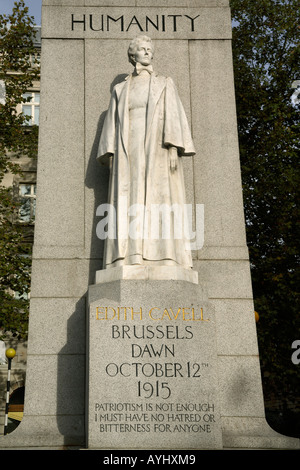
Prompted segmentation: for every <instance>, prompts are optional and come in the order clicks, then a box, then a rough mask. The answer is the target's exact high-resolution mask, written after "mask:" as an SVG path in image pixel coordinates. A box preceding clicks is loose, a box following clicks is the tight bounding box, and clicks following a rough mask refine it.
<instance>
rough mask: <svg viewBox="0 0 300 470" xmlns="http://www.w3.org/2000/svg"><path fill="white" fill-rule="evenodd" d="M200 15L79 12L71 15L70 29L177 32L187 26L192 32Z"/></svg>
mask: <svg viewBox="0 0 300 470" xmlns="http://www.w3.org/2000/svg"><path fill="white" fill-rule="evenodd" d="M199 18H200V15H196V16H194V17H192V16H189V15H174V14H173V15H152V16H151V17H150V16H147V15H145V17H143V18H142V17H141V16H138V15H133V16H130V17H128V16H126V15H117V16H111V15H107V14H104V15H103V14H101V15H93V14H89V15H87V14H81V15H75V14H74V13H72V15H71V29H72V31H76V30H77V31H78V30H79V29H81V30H82V31H86V30H87V29H89V30H92V31H107V32H109V31H113V30H114V31H115V30H116V29H117V30H118V31H120V32H128V31H132V32H133V33H135V32H147V33H148V32H153V31H155V30H156V31H161V32H166V31H169V32H177V31H178V29H181V28H182V27H184V28H188V29H189V30H190V31H191V32H194V31H195V30H196V29H195V28H196V26H197V20H198V19H199Z"/></svg>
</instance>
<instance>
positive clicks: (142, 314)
mask: <svg viewBox="0 0 300 470" xmlns="http://www.w3.org/2000/svg"><path fill="white" fill-rule="evenodd" d="M145 318H148V319H150V320H154V321H158V320H183V321H209V319H206V318H204V314H203V308H202V307H201V308H200V309H199V310H196V309H195V308H194V307H178V308H175V309H173V308H171V307H168V308H167V307H165V308H161V307H152V308H150V310H145V309H143V308H142V307H140V308H134V307H96V320H143V319H145Z"/></svg>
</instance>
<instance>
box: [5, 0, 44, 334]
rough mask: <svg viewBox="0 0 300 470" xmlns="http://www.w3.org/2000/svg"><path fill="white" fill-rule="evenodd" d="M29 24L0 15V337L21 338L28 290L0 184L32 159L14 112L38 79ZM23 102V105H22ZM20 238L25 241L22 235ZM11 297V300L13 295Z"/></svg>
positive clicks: (27, 133) (10, 207)
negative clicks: (22, 160)
mask: <svg viewBox="0 0 300 470" xmlns="http://www.w3.org/2000/svg"><path fill="white" fill-rule="evenodd" d="M33 26H34V23H33V18H32V17H30V16H29V15H28V8H27V7H26V6H25V2H24V1H23V0H22V1H18V2H15V3H14V7H13V10H12V13H11V14H10V15H0V61H1V62H0V63H1V68H0V83H1V84H2V89H3V90H5V94H4V93H3V96H2V100H1V104H0V330H1V333H2V336H1V337H2V338H3V337H5V334H6V332H12V333H13V334H14V335H17V336H18V337H20V338H26V334H27V323H28V308H29V307H28V293H29V289H30V264H31V261H30V253H31V244H30V243H27V241H26V230H25V231H24V226H21V225H20V224H18V223H17V214H18V207H19V204H20V201H18V200H16V197H15V194H14V191H13V188H12V187H6V186H4V185H3V178H4V176H5V175H6V174H7V173H8V172H11V173H13V174H15V175H18V174H19V175H21V173H22V171H21V167H20V165H19V164H18V163H16V160H17V159H18V158H20V157H22V156H27V157H31V158H35V157H36V155H37V140H38V139H37V136H38V128H37V127H36V126H30V128H29V127H28V126H26V123H27V121H28V118H27V117H26V116H25V115H23V114H22V113H17V106H18V105H20V104H21V103H23V102H24V98H23V94H24V93H25V92H26V91H27V90H28V89H29V88H30V87H31V86H32V84H33V81H34V80H36V79H38V77H39V68H38V67H37V64H36V63H35V62H34V57H35V52H36V50H35V48H34V35H35V32H34V27H33ZM27 101H28V100H27ZM24 235H25V236H24ZM16 293H17V295H16Z"/></svg>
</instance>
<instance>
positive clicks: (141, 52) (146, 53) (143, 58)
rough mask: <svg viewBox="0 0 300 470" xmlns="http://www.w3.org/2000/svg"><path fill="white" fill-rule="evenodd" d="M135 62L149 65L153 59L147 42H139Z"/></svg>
mask: <svg viewBox="0 0 300 470" xmlns="http://www.w3.org/2000/svg"><path fill="white" fill-rule="evenodd" d="M134 57H135V61H136V62H139V63H140V64H142V65H149V64H151V61H152V59H153V51H152V47H151V44H149V42H141V43H140V44H139V45H138V47H137V50H136V53H135V56H134Z"/></svg>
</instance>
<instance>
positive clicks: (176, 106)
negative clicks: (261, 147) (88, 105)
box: [97, 73, 195, 267]
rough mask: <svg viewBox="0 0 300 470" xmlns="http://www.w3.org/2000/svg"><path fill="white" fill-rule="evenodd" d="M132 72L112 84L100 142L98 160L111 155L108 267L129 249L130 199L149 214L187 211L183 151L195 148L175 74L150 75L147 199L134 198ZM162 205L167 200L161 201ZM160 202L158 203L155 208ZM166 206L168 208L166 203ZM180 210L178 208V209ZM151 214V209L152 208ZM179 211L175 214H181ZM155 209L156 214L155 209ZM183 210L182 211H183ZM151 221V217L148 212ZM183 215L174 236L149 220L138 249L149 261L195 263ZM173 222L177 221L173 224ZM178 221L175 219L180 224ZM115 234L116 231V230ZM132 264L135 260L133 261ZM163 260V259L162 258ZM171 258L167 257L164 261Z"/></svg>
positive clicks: (124, 255) (189, 153) (107, 241)
mask: <svg viewBox="0 0 300 470" xmlns="http://www.w3.org/2000/svg"><path fill="white" fill-rule="evenodd" d="M130 82H131V75H130V76H129V77H127V79H126V80H125V81H124V82H122V83H119V84H118V85H116V86H115V87H114V89H113V92H112V96H111V100H110V105H109V109H108V111H107V114H106V117H105V121H104V125H103V129H102V133H101V137H100V142H99V148H98V155H97V159H98V161H100V163H101V162H105V161H107V157H108V156H110V155H112V156H113V158H112V165H111V173H110V187H109V200H108V202H109V204H111V205H112V206H113V208H114V210H113V211H112V212H111V213H110V215H109V223H110V224H112V223H113V230H112V226H111V227H110V230H109V231H108V235H109V236H108V238H107V239H106V247H105V259H104V267H109V265H111V263H113V262H115V261H116V260H124V259H125V258H126V257H127V255H128V236H127V232H128V227H129V226H130V220H132V219H129V218H128V209H129V205H132V203H135V204H140V205H143V207H144V213H143V217H145V220H146V218H147V217H149V215H150V214H151V210H152V211H154V212H155V210H156V209H158V208H162V207H164V208H167V207H169V209H172V207H173V208H176V207H180V208H181V209H179V212H180V210H182V211H183V208H184V204H185V190H184V179H183V170H182V161H181V157H183V156H192V155H194V154H195V149H194V144H193V140H192V137H191V133H190V129H189V125H188V121H187V118H186V114H185V112H184V109H183V106H182V103H181V101H180V98H179V96H178V93H177V90H176V88H175V85H174V83H173V81H172V79H171V78H166V77H162V76H158V75H156V74H154V73H153V74H152V75H151V80H150V88H149V98H148V104H147V118H146V132H145V158H146V168H145V174H144V175H143V179H144V180H143V181H139V184H143V185H144V187H145V191H144V200H142V201H130V197H129V192H130V178H132V176H130V175H132V172H131V171H130V154H129V142H128V139H129V125H130V123H129V107H128V98H129V89H130ZM171 146H172V147H177V149H178V155H179V158H178V167H177V170H175V171H171V170H170V158H169V148H170V147H171ZM155 205H156V206H155ZM162 205H164V206H162ZM155 208H156V209H155ZM167 210H168V209H167ZM179 212H178V214H179ZM152 214H153V212H152ZM178 214H177V215H178ZM154 215H155V214H154ZM182 215H183V212H182ZM147 220H148V221H149V220H150V219H148V218H147ZM180 223H182V226H181V229H182V230H181V232H182V236H181V238H180V237H179V238H178V239H176V236H177V235H175V237H174V230H175V232H176V228H177V234H178V233H179V232H180V229H179V226H178V224H180ZM183 223H184V221H183V219H182V221H180V219H178V217H176V218H175V219H174V220H172V217H171V227H170V228H171V236H169V237H168V236H166V234H165V235H164V236H165V237H166V238H164V237H162V236H160V237H159V238H155V237H153V233H152V236H151V227H150V225H151V224H149V223H148V224H147V223H146V222H145V224H144V228H143V230H144V231H143V237H142V238H143V240H142V243H141V245H140V246H141V249H140V251H141V253H137V254H138V255H139V256H141V258H142V259H143V260H145V261H146V262H150V263H151V261H153V262H158V261H163V260H173V261H175V262H176V263H177V264H179V265H181V266H185V267H191V266H192V259H191V253H190V247H189V245H190V244H189V241H188V240H187V238H188V237H187V235H188V234H187V233H184V227H183ZM174 224H175V225H174ZM176 224H177V225H176ZM112 235H113V236H112ZM129 264H131V262H130V261H129ZM161 264H163V263H161ZM166 264H168V262H166Z"/></svg>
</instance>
